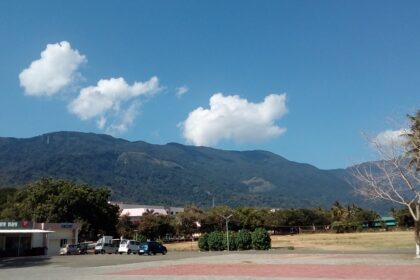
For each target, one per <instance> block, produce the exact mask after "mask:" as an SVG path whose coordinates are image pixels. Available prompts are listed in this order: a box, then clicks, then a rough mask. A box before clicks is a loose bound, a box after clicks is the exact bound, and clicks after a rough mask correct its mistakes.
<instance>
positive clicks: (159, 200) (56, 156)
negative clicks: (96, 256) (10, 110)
mask: <svg viewBox="0 0 420 280" xmlns="http://www.w3.org/2000/svg"><path fill="white" fill-rule="evenodd" d="M348 175H349V172H348V170H346V169H336V170H320V169H318V168H316V167H314V166H312V165H309V164H305V163H297V162H293V161H289V160H287V159H285V158H283V157H281V156H279V155H276V154H274V153H271V152H267V151H258V150H257V151H225V150H219V149H213V148H208V147H196V146H186V145H181V144H177V143H168V144H166V145H153V144H149V143H146V142H142V141H135V142H130V141H127V140H124V139H119V138H114V137H112V136H109V135H103V134H94V133H81V132H54V133H48V134H44V135H41V136H37V137H33V138H25V139H17V138H8V137H0V187H20V186H24V185H26V184H28V183H30V182H33V181H36V180H38V179H40V178H43V177H49V178H62V179H69V180H73V181H76V182H79V183H87V184H89V185H92V186H98V187H99V186H105V187H109V188H110V189H111V190H112V199H113V200H114V201H123V202H126V203H141V204H149V205H150V204H159V205H171V206H184V205H188V204H195V205H198V206H202V207H210V206H211V204H212V200H213V199H214V200H215V203H216V205H230V206H240V205H243V206H257V207H260V206H261V207H262V206H265V207H279V208H280V207H281V208H286V207H295V208H298V207H330V206H331V205H332V203H334V202H335V201H340V202H342V203H358V204H359V203H362V204H363V202H362V201H361V198H360V197H357V196H355V195H354V194H353V192H352V187H351V186H350V185H349V184H348V183H347V179H346V177H347V176H348Z"/></svg>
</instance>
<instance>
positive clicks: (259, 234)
mask: <svg viewBox="0 0 420 280" xmlns="http://www.w3.org/2000/svg"><path fill="white" fill-rule="evenodd" d="M251 238H252V248H254V249H255V250H268V249H270V248H271V238H270V235H269V234H268V232H267V230H266V229H264V228H256V229H255V230H254V232H253V233H252V234H251Z"/></svg>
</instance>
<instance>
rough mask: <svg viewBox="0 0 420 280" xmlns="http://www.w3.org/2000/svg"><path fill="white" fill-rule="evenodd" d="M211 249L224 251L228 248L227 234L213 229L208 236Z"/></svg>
mask: <svg viewBox="0 0 420 280" xmlns="http://www.w3.org/2000/svg"><path fill="white" fill-rule="evenodd" d="M207 244H208V245H209V250H210V251H223V250H225V249H226V239H225V235H224V234H223V232H221V231H213V232H211V233H210V234H209V236H208V238H207Z"/></svg>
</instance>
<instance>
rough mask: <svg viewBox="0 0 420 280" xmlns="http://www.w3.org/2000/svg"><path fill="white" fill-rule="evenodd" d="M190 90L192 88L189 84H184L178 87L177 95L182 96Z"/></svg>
mask: <svg viewBox="0 0 420 280" xmlns="http://www.w3.org/2000/svg"><path fill="white" fill-rule="evenodd" d="M189 90H190V89H189V88H188V87H187V86H182V87H179V88H176V92H175V95H176V96H177V97H178V98H181V97H182V96H183V95H184V94H186V93H187V92H188V91H189Z"/></svg>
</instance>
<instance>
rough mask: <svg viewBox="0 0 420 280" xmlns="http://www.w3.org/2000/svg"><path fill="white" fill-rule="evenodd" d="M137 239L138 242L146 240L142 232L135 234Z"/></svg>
mask: <svg viewBox="0 0 420 280" xmlns="http://www.w3.org/2000/svg"><path fill="white" fill-rule="evenodd" d="M137 241H139V242H146V241H147V237H146V236H144V235H143V234H137Z"/></svg>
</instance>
